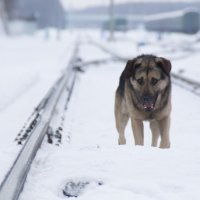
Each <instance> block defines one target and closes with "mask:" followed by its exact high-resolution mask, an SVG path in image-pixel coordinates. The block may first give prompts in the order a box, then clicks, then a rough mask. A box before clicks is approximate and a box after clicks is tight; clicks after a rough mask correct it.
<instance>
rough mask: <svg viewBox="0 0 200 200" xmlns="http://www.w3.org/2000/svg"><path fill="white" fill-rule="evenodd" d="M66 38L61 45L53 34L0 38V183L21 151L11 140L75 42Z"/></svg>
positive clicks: (48, 86) (65, 61) (52, 32)
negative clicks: (47, 37)
mask: <svg viewBox="0 0 200 200" xmlns="http://www.w3.org/2000/svg"><path fill="white" fill-rule="evenodd" d="M69 35H70V33H68V32H65V33H63V34H62V37H61V40H62V41H58V40H56V39H55V33H54V31H50V36H49V39H48V40H47V39H45V38H44V33H43V32H38V33H36V34H35V35H34V36H32V37H30V36H25V35H24V36H21V37H13V38H7V37H6V36H1V37H0V60H1V66H0V74H1V78H0V94H1V99H0V124H1V125H0V136H1V140H0V163H3V165H1V167H0V169H1V170H0V180H2V179H3V177H4V176H5V174H6V173H7V170H8V168H9V167H11V164H12V162H13V161H14V159H15V157H16V155H17V153H18V152H19V150H20V148H21V146H16V143H14V139H15V137H16V136H17V134H18V133H19V131H20V129H21V128H22V126H23V125H24V123H25V122H26V120H27V119H28V117H29V116H30V115H31V113H32V112H33V110H34V108H35V107H36V106H37V105H38V103H39V102H40V101H41V99H42V98H43V96H44V95H45V93H46V92H47V91H48V90H49V88H50V87H51V85H52V84H53V83H54V81H55V80H56V79H57V78H58V76H60V74H61V72H62V70H63V68H65V64H66V63H67V60H68V59H69V57H70V54H71V52H72V49H70V48H71V46H73V43H74V40H75V38H76V36H75V34H74V36H71V37H69ZM69 47H70V48H69Z"/></svg>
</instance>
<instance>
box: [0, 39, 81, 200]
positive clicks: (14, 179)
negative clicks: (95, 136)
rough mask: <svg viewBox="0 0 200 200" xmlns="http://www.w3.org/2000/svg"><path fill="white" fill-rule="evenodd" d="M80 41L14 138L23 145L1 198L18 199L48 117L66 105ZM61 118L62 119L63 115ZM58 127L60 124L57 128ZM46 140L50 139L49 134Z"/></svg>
mask: <svg viewBox="0 0 200 200" xmlns="http://www.w3.org/2000/svg"><path fill="white" fill-rule="evenodd" d="M78 48H79V43H78V42H77V44H76V46H75V49H74V52H73V54H72V57H71V59H70V61H69V63H68V65H67V67H66V69H65V71H64V73H63V75H62V76H61V77H60V78H59V79H58V80H57V81H56V83H55V84H54V85H53V86H52V87H51V89H50V90H49V92H48V93H47V94H46V95H45V97H44V98H43V99H42V101H41V102H40V103H39V105H38V106H37V107H36V109H35V110H34V112H33V113H32V114H31V116H30V117H29V119H28V120H27V122H26V124H25V125H24V127H23V128H22V130H21V131H20V133H19V135H18V137H17V138H16V141H17V142H18V144H22V143H23V142H24V145H23V147H22V149H21V151H20V153H19V154H18V156H17V158H16V160H15V161H14V163H13V165H12V167H11V168H10V170H9V172H8V173H7V175H6V177H5V179H4V180H3V182H2V183H1V185H0V200H17V199H18V198H19V195H20V193H21V191H22V189H23V186H24V183H25V180H26V177H27V174H28V172H29V169H30V166H31V163H32V161H33V159H34V158H35V155H36V153H37V151H38V149H39V147H40V146H41V144H42V141H43V139H44V136H45V135H46V133H48V132H49V130H51V129H52V128H51V121H52V119H53V118H54V117H55V113H56V111H57V109H58V107H59V105H58V104H59V103H60V101H61V100H62V101H63V102H64V103H63V104H61V105H62V106H63V105H64V106H63V109H66V108H67V104H68V102H69V99H70V96H71V93H72V90H73V86H74V83H75V80H76V75H77V72H78V71H79V66H78V65H79V64H80V62H78V63H79V64H77V61H78V60H79V59H78ZM62 120H63V119H62ZM60 129H61V127H59V130H60ZM48 140H50V139H49V138H48Z"/></svg>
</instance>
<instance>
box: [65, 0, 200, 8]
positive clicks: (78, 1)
mask: <svg viewBox="0 0 200 200" xmlns="http://www.w3.org/2000/svg"><path fill="white" fill-rule="evenodd" d="M113 1H114V3H116V4H118V3H133V2H140V3H145V2H161V3H164V2H168V3H170V2H172V3H173V2H188V3H191V2H195V1H200V0H113ZM61 2H62V4H63V5H64V7H65V8H66V9H67V10H68V9H71V10H74V9H75V10H77V9H84V8H89V7H93V6H108V5H109V3H110V0H75V1H74V0H61Z"/></svg>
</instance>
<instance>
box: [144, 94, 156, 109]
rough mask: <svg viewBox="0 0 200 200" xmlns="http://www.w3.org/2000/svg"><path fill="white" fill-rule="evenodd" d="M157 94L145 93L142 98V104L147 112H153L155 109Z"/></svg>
mask: <svg viewBox="0 0 200 200" xmlns="http://www.w3.org/2000/svg"><path fill="white" fill-rule="evenodd" d="M156 99H157V95H155V96H152V95H150V94H145V95H143V96H142V98H141V102H142V106H143V109H144V111H145V112H151V111H153V110H154V107H155V102H156Z"/></svg>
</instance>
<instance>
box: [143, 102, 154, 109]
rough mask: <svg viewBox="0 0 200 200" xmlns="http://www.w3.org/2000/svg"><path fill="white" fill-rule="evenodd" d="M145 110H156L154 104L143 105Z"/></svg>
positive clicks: (146, 103)
mask: <svg viewBox="0 0 200 200" xmlns="http://www.w3.org/2000/svg"><path fill="white" fill-rule="evenodd" d="M143 108H144V110H153V109H154V103H152V102H145V103H143Z"/></svg>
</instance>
